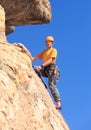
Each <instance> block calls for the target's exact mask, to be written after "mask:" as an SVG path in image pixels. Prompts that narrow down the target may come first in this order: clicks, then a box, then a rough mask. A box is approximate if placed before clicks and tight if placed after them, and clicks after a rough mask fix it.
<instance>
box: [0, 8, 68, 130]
mask: <svg viewBox="0 0 91 130" xmlns="http://www.w3.org/2000/svg"><path fill="white" fill-rule="evenodd" d="M4 23H5V13H4V9H3V8H2V7H1V6H0V130H69V128H68V126H67V124H66V122H65V121H64V119H63V117H62V115H61V114H60V113H59V112H58V111H57V110H56V109H55V106H54V104H53V103H52V100H51V98H50V96H49V94H48V91H47V90H46V88H45V87H44V85H43V83H42V82H41V80H40V79H39V77H38V76H37V75H36V74H35V72H34V70H33V69H32V61H31V55H30V57H29V56H28V55H27V54H26V53H24V52H23V50H22V48H20V47H19V46H17V45H16V44H10V43H8V42H7V41H6V38H5V32H4V31H5V24H4Z"/></svg>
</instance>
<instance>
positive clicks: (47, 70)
mask: <svg viewBox="0 0 91 130" xmlns="http://www.w3.org/2000/svg"><path fill="white" fill-rule="evenodd" d="M36 73H37V74H38V76H39V77H40V78H41V76H43V77H47V78H48V87H49V89H50V91H51V94H52V96H53V98H54V100H55V101H56V102H57V101H58V100H60V95H59V92H58V89H57V87H56V81H57V80H56V75H55V65H49V66H47V67H44V68H43V69H41V70H40V71H37V70H36Z"/></svg>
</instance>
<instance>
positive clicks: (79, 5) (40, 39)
mask: <svg viewBox="0 0 91 130" xmlns="http://www.w3.org/2000/svg"><path fill="white" fill-rule="evenodd" d="M50 2H51V6H52V20H51V22H50V23H49V24H44V25H32V26H31V25H28V26H20V27H16V29H15V32H14V33H12V34H10V35H8V36H7V39H8V41H9V42H11V43H15V42H16V43H23V44H24V45H25V46H26V47H27V48H28V49H29V51H30V52H31V54H32V55H33V56H36V55H37V54H38V53H40V51H42V50H43V49H45V37H46V36H48V35H52V36H54V38H55V44H54V47H55V48H56V49H57V50H58V57H57V65H58V66H59V68H60V70H61V78H60V81H59V82H58V83H57V86H58V90H59V92H60V95H61V100H62V107H63V109H62V110H61V111H60V112H61V113H62V115H63V116H64V118H65V120H66V122H67V123H68V125H69V127H70V129H71V130H91V81H90V79H91V73H90V72H91V66H90V65H91V58H90V49H91V45H90V44H89V43H90V34H91V32H90V31H91V29H90V27H91V25H90V23H91V19H90V18H89V16H90V15H91V12H90V8H91V1H90V0H88V1H86V0H58V1H56V0H50ZM41 63H42V62H41V61H39V62H37V61H36V62H34V63H33V64H35V65H40V64H41Z"/></svg>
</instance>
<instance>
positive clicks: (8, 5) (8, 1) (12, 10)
mask: <svg viewBox="0 0 91 130" xmlns="http://www.w3.org/2000/svg"><path fill="white" fill-rule="evenodd" d="M0 5H2V7H3V8H4V9H5V12H6V26H8V27H6V29H7V30H6V33H7V34H9V33H10V32H13V31H14V28H12V27H9V26H17V25H27V24H43V23H49V22H50V20H51V7H50V2H49V0H0ZM12 29H13V30H12Z"/></svg>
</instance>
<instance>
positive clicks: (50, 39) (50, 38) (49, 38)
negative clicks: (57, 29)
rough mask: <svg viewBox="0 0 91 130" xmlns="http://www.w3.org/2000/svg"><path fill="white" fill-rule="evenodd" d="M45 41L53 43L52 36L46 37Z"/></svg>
mask: <svg viewBox="0 0 91 130" xmlns="http://www.w3.org/2000/svg"><path fill="white" fill-rule="evenodd" d="M46 41H52V42H54V38H53V37H52V36H47V37H46Z"/></svg>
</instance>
